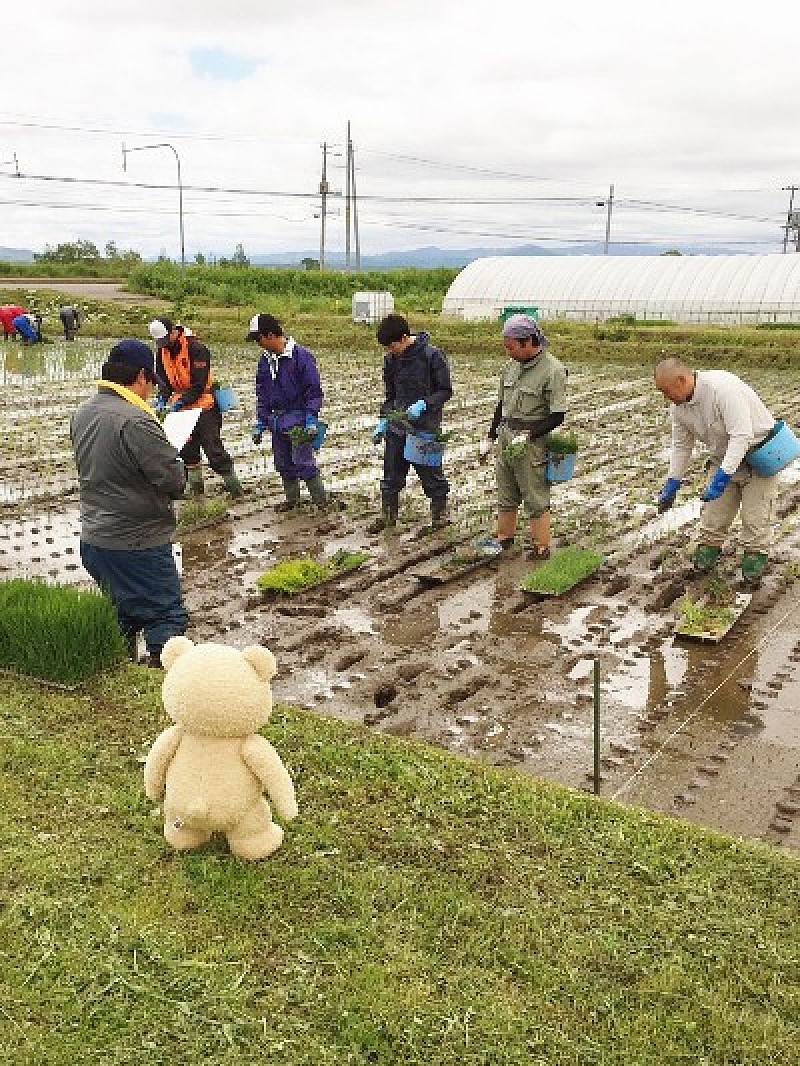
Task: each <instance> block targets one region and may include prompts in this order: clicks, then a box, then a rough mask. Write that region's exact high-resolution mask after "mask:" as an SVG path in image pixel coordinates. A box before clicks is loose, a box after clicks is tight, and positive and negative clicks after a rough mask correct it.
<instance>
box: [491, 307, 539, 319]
mask: <svg viewBox="0 0 800 1066" xmlns="http://www.w3.org/2000/svg"><path fill="white" fill-rule="evenodd" d="M512 315H530V316H531V318H538V317H539V308H538V307H528V306H527V305H526V304H508V305H507V306H506V307H504V308H503V310H502V311H501V312H500V321H501V322H506V321H508V319H509V318H511V316H512Z"/></svg>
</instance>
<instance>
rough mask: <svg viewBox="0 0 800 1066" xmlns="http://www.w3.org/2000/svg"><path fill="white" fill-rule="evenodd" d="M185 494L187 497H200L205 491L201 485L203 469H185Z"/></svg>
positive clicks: (192, 467)
mask: <svg viewBox="0 0 800 1066" xmlns="http://www.w3.org/2000/svg"><path fill="white" fill-rule="evenodd" d="M186 475H187V477H186V492H187V494H188V495H189V496H202V495H203V493H204V492H205V491H206V489H205V485H204V484H203V468H202V467H201V466H189V467H187V468H186Z"/></svg>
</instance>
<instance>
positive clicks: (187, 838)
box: [164, 815, 211, 851]
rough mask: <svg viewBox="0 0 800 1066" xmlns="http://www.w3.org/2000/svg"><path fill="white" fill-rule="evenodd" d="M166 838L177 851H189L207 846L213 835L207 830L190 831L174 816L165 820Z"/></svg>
mask: <svg viewBox="0 0 800 1066" xmlns="http://www.w3.org/2000/svg"><path fill="white" fill-rule="evenodd" d="M164 838H165V840H166V841H167V843H168V844H171V845H172V847H173V848H175V849H176V850H177V851H188V850H189V849H190V848H199V847H200V845H201V844H207V843H208V842H209V840H210V839H211V833H210V831H209V830H207V829H189V828H188V826H186V825H184V824H183V822H182V821H181V820H180V818H177V817H175V816H174V815H173V816H172V817H167V818H165V820H164Z"/></svg>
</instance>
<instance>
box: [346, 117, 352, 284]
mask: <svg viewBox="0 0 800 1066" xmlns="http://www.w3.org/2000/svg"><path fill="white" fill-rule="evenodd" d="M352 152H353V145H352V142H351V140H350V119H348V120H347V148H346V150H345V168H344V169H345V179H344V180H345V186H344V187H345V194H344V261H345V268H346V269H347V270H349V269H350V195H351V193H350V166H351V158H350V157H351V155H352Z"/></svg>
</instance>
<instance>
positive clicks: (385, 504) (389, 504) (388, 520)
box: [367, 493, 400, 533]
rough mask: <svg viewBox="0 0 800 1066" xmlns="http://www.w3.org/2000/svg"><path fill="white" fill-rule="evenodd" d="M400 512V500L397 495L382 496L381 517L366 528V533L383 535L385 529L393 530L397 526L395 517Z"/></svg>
mask: <svg viewBox="0 0 800 1066" xmlns="http://www.w3.org/2000/svg"><path fill="white" fill-rule="evenodd" d="M399 510H400V498H399V496H398V495H397V493H394V494H392V495H387V496H383V497H382V499H381V516H380V518H376V519H375V521H374V522H370V524H369V525H368V526H367V533H383V532H384V531H385V530H387V529H394V528H395V526H396V525H397V515H398V512H399Z"/></svg>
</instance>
